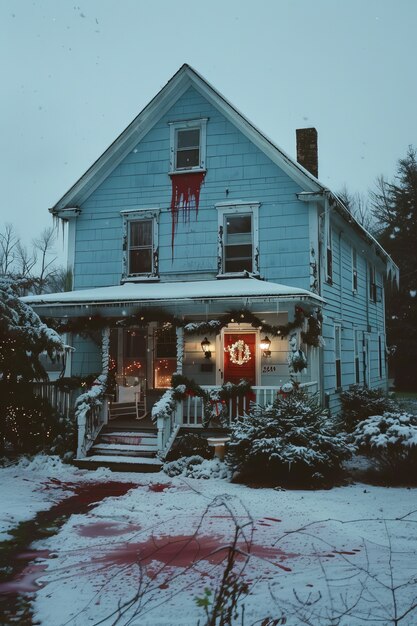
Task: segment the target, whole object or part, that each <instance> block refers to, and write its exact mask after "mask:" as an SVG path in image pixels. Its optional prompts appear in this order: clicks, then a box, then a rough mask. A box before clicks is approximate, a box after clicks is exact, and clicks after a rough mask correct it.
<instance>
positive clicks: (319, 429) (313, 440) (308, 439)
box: [226, 390, 352, 487]
mask: <svg viewBox="0 0 417 626" xmlns="http://www.w3.org/2000/svg"><path fill="white" fill-rule="evenodd" d="M351 453H352V446H351V445H349V443H348V442H347V437H346V434H345V433H340V432H337V429H336V427H335V424H334V422H332V421H331V420H330V419H329V417H328V415H327V414H326V413H325V412H324V411H323V410H322V409H321V407H320V406H319V405H318V403H317V400H316V399H315V398H311V397H309V396H307V394H305V393H304V392H302V391H299V390H294V391H293V392H292V393H290V394H288V395H285V396H284V395H279V396H278V397H277V399H276V400H275V402H274V403H273V405H269V406H265V407H262V406H257V405H256V406H253V408H252V409H251V411H250V413H249V414H248V415H243V416H242V417H239V418H238V419H237V420H236V421H235V422H234V423H232V425H231V440H230V442H229V445H228V453H227V455H226V462H227V463H228V465H229V466H230V468H231V469H232V470H233V472H236V473H237V476H238V478H240V479H241V480H250V481H257V482H262V483H274V484H280V485H285V484H286V485H294V486H303V487H314V486H325V485H328V484H330V483H331V482H334V481H335V479H336V477H337V476H338V475H340V472H341V464H342V461H343V460H345V459H347V458H349V457H350V456H351Z"/></svg>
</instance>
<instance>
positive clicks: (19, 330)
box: [0, 278, 64, 384]
mask: <svg viewBox="0 0 417 626" xmlns="http://www.w3.org/2000/svg"><path fill="white" fill-rule="evenodd" d="M18 288H19V284H18V282H16V281H11V280H10V279H7V278H0V378H1V382H2V383H3V384H7V383H13V382H19V381H30V380H38V379H42V378H45V376H46V375H45V370H44V368H43V367H42V365H41V363H40V362H39V355H40V354H41V353H42V352H47V354H48V356H49V357H50V358H51V359H55V358H57V357H58V355H59V354H61V353H62V352H63V351H64V345H63V342H62V339H61V337H60V336H59V335H58V334H57V333H56V332H55V331H54V330H52V329H51V328H49V327H48V326H47V325H46V324H44V323H43V322H42V321H41V320H40V318H39V316H38V315H37V314H36V313H35V312H34V311H33V309H32V308H31V307H30V306H28V305H27V304H26V303H25V302H23V301H22V300H21V299H20V298H19V297H18V295H17V292H18Z"/></svg>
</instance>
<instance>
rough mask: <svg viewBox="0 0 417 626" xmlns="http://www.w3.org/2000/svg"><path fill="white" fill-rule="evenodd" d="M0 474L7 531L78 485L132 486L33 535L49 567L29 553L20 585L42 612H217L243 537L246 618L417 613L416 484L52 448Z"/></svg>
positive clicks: (72, 618) (347, 619)
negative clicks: (270, 479)
mask: <svg viewBox="0 0 417 626" xmlns="http://www.w3.org/2000/svg"><path fill="white" fill-rule="evenodd" d="M0 477H1V486H0V502H1V514H0V530H2V531H3V538H6V537H7V534H6V533H7V530H8V529H10V528H12V527H13V526H15V525H16V524H17V522H19V521H21V520H24V519H29V518H30V517H33V516H34V515H35V514H36V512H37V511H40V510H44V509H48V508H50V507H52V506H53V505H56V504H57V502H58V501H60V500H62V499H65V498H66V497H71V496H72V495H74V493H76V492H77V489H81V490H82V493H83V494H84V495H85V494H89V501H90V502H91V501H92V500H94V499H95V494H96V493H97V500H100V499H102V498H103V495H105V492H103V491H102V489H101V488H99V487H98V485H105V484H107V483H112V482H114V483H117V484H119V485H122V483H126V485H125V486H124V489H123V488H121V490H120V493H123V492H124V491H126V489H129V491H128V492H127V493H125V495H119V497H111V498H106V499H104V500H102V501H101V502H98V503H97V504H93V505H91V506H90V507H89V508H88V510H85V511H84V512H83V513H78V514H73V515H71V516H70V517H69V518H68V519H67V521H66V522H65V523H64V524H63V526H62V527H61V528H59V529H58V530H57V533H56V534H54V535H52V536H50V537H48V538H46V539H42V540H38V541H37V542H36V543H35V544H34V545H32V548H35V549H36V550H39V551H41V552H39V554H40V555H41V557H42V558H41V559H39V562H38V563H37V566H40V567H37V569H35V570H34V569H33V565H31V566H30V567H26V568H25V570H24V571H23V572H21V573H20V574H19V581H18V583H15V589H17V590H18V591H19V590H25V589H26V590H27V591H29V592H30V591H32V597H33V608H32V610H33V613H34V618H33V619H34V622H36V623H38V622H39V623H40V624H41V626H64V624H65V625H72V626H85V625H86V624H98V623H101V624H104V625H105V626H110V624H118V625H120V626H124V625H126V624H132V625H136V626H139V625H140V626H145V625H154V626H156V625H158V626H162V625H166V626H171V625H172V626H173V625H175V624H181V625H183V626H196V624H197V623H198V622H199V620H200V622H199V623H200V624H201V625H203V624H205V623H206V617H205V611H204V606H199V604H200V605H201V604H204V602H205V598H207V599H208V601H211V598H212V597H213V595H207V593H206V592H205V589H207V590H209V592H212V594H213V593H214V592H215V590H216V588H217V587H218V585H219V581H220V580H221V577H222V575H223V572H224V568H225V562H226V557H227V555H228V547H229V546H230V545H231V544H232V543H233V538H234V537H236V541H235V562H234V569H233V571H234V572H235V573H236V574H237V575H238V578H237V581H238V584H239V586H240V589H241V591H242V596H241V599H240V607H241V608H240V612H239V616H240V617H239V619H238V620H237V622H236V623H239V624H242V623H243V624H245V626H247V625H252V624H255V623H258V624H261V623H262V620H265V619H266V618H270V620H271V619H272V618H274V619H278V618H280V617H285V618H286V620H287V621H286V623H287V624H291V625H294V626H295V625H298V624H304V623H305V624H314V625H316V624H317V625H319V624H320V625H322V624H323V625H324V624H328V625H335V624H340V625H341V626H354V625H356V624H358V625H359V624H364V623H365V624H368V625H369V624H371V625H375V626H376V625H377V624H382V625H383V624H395V623H399V624H401V625H408V626H411V625H412V624H415V623H417V611H414V610H410V609H411V608H412V606H413V603H414V602H415V597H416V595H417V585H416V582H415V578H416V575H417V559H416V556H417V555H416V552H417V545H416V541H415V530H416V524H417V510H416V509H417V506H416V499H415V490H413V489H406V488H404V489H401V488H382V487H371V486H369V485H351V486H347V487H340V488H335V489H332V490H329V491H277V490H274V489H268V488H265V489H252V488H248V487H244V486H241V485H237V484H231V483H228V482H227V481H225V480H219V479H217V480H214V479H212V480H195V479H188V478H187V479H184V478H181V477H176V478H169V477H167V476H166V475H165V474H162V473H161V474H152V475H143V474H115V473H112V472H110V471H108V470H98V471H97V472H89V473H88V472H85V471H80V470H76V469H74V468H72V467H69V466H63V465H61V463H60V462H59V461H57V462H52V461H51V460H50V459H49V460H47V461H46V462H42V460H41V457H38V458H37V459H35V461H34V462H32V463H31V464H26V465H25V464H22V463H21V464H20V465H18V466H13V467H9V468H3V469H1V470H0ZM122 487H123V485H122ZM83 497H84V496H83ZM85 508H86V507H85ZM27 547H28V546H27ZM34 572H35V574H34ZM410 580H411V582H410ZM240 583H242V585H241V584H240ZM243 583H247V584H248V593H246V591H245V589H244V586H243ZM35 589H36V593H33V590H35ZM7 590H10V587H9V588H8V587H7V585H4V586H3V587H2V586H1V585H0V591H2V592H3V594H4V593H5V592H6V591H7ZM197 598H200V602H197V601H196V599H197ZM243 605H244V616H243V619H242V606H243ZM407 611H409V612H407ZM402 615H404V617H403V619H401V620H398V621H397V622H395V617H397V619H398V617H401V616H402ZM16 623H19V622H16ZM264 623H265V624H266V623H268V624H272V623H273V622H264ZM277 623H278V622H277ZM282 623H284V622H282Z"/></svg>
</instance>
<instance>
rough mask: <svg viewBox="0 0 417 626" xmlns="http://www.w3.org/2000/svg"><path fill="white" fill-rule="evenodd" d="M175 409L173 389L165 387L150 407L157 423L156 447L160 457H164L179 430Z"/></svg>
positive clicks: (176, 403) (175, 401)
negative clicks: (163, 391)
mask: <svg viewBox="0 0 417 626" xmlns="http://www.w3.org/2000/svg"><path fill="white" fill-rule="evenodd" d="M177 411H178V402H177V400H176V399H175V397H174V389H167V390H166V391H165V393H164V394H163V396H162V397H161V398H160V399H159V400H157V402H155V404H154V405H153V407H152V412H151V416H152V420H153V421H154V422H156V425H157V447H158V456H159V457H160V458H165V457H166V455H167V454H168V452H169V450H170V448H171V446H172V444H173V442H174V439H175V437H176V435H177V432H178V431H179V428H180V426H179V424H178V423H177V422H178V419H177Z"/></svg>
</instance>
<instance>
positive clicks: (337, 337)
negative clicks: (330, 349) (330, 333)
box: [334, 326, 341, 359]
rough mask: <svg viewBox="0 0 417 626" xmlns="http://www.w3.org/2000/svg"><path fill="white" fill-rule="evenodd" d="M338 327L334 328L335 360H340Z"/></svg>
mask: <svg viewBox="0 0 417 626" xmlns="http://www.w3.org/2000/svg"><path fill="white" fill-rule="evenodd" d="M340 332H341V331H340V326H335V328H334V343H335V346H334V350H335V356H336V359H340V352H341V345H340V343H341V341H340V340H341V334H340Z"/></svg>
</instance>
